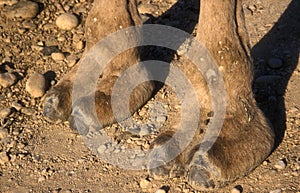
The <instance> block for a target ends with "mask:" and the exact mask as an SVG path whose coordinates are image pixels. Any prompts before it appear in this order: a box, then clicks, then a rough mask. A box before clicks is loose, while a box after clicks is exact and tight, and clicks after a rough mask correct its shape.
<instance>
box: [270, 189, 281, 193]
mask: <svg viewBox="0 0 300 193" xmlns="http://www.w3.org/2000/svg"><path fill="white" fill-rule="evenodd" d="M270 193H281V189H277V190H272V191H271V192H270Z"/></svg>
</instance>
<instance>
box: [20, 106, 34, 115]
mask: <svg viewBox="0 0 300 193" xmlns="http://www.w3.org/2000/svg"><path fill="white" fill-rule="evenodd" d="M21 113H23V114H25V115H28V116H31V115H33V114H34V113H35V110H34V109H30V108H22V109H21Z"/></svg>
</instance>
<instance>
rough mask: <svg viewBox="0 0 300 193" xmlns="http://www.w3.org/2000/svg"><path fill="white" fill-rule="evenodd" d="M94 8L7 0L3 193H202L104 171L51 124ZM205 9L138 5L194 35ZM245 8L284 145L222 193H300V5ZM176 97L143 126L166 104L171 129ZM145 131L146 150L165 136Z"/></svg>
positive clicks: (1, 34)
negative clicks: (58, 90)
mask: <svg viewBox="0 0 300 193" xmlns="http://www.w3.org/2000/svg"><path fill="white" fill-rule="evenodd" d="M91 4H92V0H69V1H66V0H35V1H33V0H32V1H28V0H20V1H19V0H0V192H3V193H9V192H20V193H21V192H50V193H57V192H59V193H72V192H74V193H77V192H78V193H79V192H80V193H83V192H107V193H108V192H157V193H163V192H170V193H173V192H184V193H189V192H194V193H196V192H198V191H196V190H193V189H192V188H191V187H190V186H189V185H188V184H187V183H186V182H185V180H184V179H179V178H174V179H170V180H167V181H156V180H154V179H152V178H150V177H149V176H148V174H147V172H146V171H128V170H124V169H119V168H116V167H114V166H113V165H110V164H108V163H105V162H104V161H103V160H101V159H99V158H98V157H97V156H95V155H93V154H92V153H91V151H90V150H89V149H88V148H87V147H86V146H85V144H84V143H83V141H82V138H81V137H80V135H78V134H76V133H74V132H72V131H71V130H70V128H69V125H68V123H60V124H52V123H49V122H47V121H46V120H45V118H44V117H43V115H42V100H43V96H44V94H45V92H46V91H47V90H48V89H49V88H50V87H51V86H53V85H55V84H56V83H57V81H58V80H60V79H61V78H62V76H63V75H64V74H66V73H67V72H68V71H69V70H70V69H71V68H72V66H74V65H75V63H76V62H77V61H78V60H79V58H80V57H81V56H82V53H83V51H84V47H85V38H84V27H83V26H84V23H85V19H86V17H87V14H88V11H89V10H90V8H91ZM196 4H197V2H196V0H193V1H188V0H179V1H178V2H177V1H176V0H166V1H161V0H151V1H150V0H139V11H140V13H142V14H143V19H144V20H145V22H147V23H158V24H168V25H171V26H174V27H178V28H180V29H183V30H185V31H188V32H190V33H194V32H195V29H196V28H195V25H196V22H197V14H198V11H199V10H198V9H197V7H196V8H195V5H196ZM244 10H245V14H246V24H247V28H248V31H249V35H250V40H251V47H252V54H253V60H254V63H255V73H254V86H253V90H254V92H255V95H256V99H257V102H258V103H259V105H260V106H261V108H262V109H263V111H264V112H265V113H266V115H267V116H268V118H269V119H270V121H271V122H272V124H273V126H274V129H275V130H276V134H277V141H278V143H277V144H278V145H277V148H276V149H275V150H274V152H273V153H272V155H271V156H270V157H269V158H268V159H267V160H266V161H265V162H263V164H262V165H261V166H259V167H258V168H257V169H255V171H253V172H252V173H250V174H249V175H248V176H246V177H245V178H242V179H240V180H238V181H236V182H234V183H233V184H231V185H229V186H228V187H225V188H223V189H220V190H216V191H214V192H220V193H221V192H232V193H235V192H236V193H238V192H253V193H256V192H269V193H283V192H285V193H300V177H299V173H300V90H299V85H300V63H299V48H300V16H299V10H300V3H299V1H297V0H281V1H278V0H265V1H261V0H254V1H250V0H245V1H244ZM172 96H173V97H174V93H173V92H172V90H170V89H168V88H167V87H165V88H163V89H162V90H161V91H160V92H159V93H158V94H157V95H156V96H155V97H154V98H153V100H151V101H150V102H149V103H148V104H147V105H146V106H145V107H144V108H143V109H141V110H140V111H139V112H138V113H137V114H135V117H136V119H138V120H140V121H145V120H146V119H148V118H149V114H151V113H153V112H152V110H153V105H155V104H156V102H158V101H159V102H160V103H159V104H164V105H163V108H164V110H162V111H160V112H154V113H156V114H154V115H155V117H154V122H155V123H157V124H158V125H160V124H161V125H167V124H168V123H169V122H170V120H172V116H176V113H177V111H178V109H177V106H176V105H174V100H171V98H172ZM150 118H151V116H150ZM117 127H118V125H115V126H112V127H110V128H114V129H115V130H116V131H117V130H118V129H116V128H117ZM138 132H139V134H141V133H142V134H143V135H150V134H151V135H150V139H149V138H148V139H143V138H136V137H135V138H128V139H126V143H128V144H134V145H139V146H141V147H143V148H147V147H148V146H149V143H148V141H147V140H151V137H153V136H154V137H155V135H156V134H157V132H156V131H155V129H150V130H147V128H146V129H145V128H144V129H143V128H141V129H139V130H138ZM107 148H109V147H103V149H102V150H101V151H106V150H107ZM112 151H116V153H118V151H119V150H115V149H113V150H112Z"/></svg>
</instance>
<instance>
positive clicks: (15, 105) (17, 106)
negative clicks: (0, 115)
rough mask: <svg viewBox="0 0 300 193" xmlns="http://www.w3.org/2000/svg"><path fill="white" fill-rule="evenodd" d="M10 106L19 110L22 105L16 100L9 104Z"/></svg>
mask: <svg viewBox="0 0 300 193" xmlns="http://www.w3.org/2000/svg"><path fill="white" fill-rule="evenodd" d="M11 106H12V107H13V108H15V109H16V110H17V111H20V110H21V109H22V108H23V106H22V105H21V104H20V103H17V102H13V103H12V104H11Z"/></svg>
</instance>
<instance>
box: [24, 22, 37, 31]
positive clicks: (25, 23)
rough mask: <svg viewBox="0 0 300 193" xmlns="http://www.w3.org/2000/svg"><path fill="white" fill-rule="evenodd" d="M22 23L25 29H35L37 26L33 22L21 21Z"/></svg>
mask: <svg viewBox="0 0 300 193" xmlns="http://www.w3.org/2000/svg"><path fill="white" fill-rule="evenodd" d="M22 25H23V27H24V28H25V29H36V28H37V26H36V25H35V24H34V23H30V22H28V21H25V22H23V23H22Z"/></svg>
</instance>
